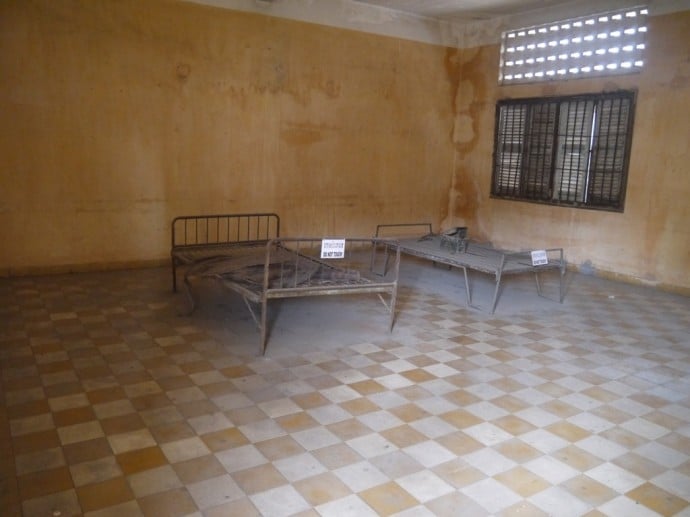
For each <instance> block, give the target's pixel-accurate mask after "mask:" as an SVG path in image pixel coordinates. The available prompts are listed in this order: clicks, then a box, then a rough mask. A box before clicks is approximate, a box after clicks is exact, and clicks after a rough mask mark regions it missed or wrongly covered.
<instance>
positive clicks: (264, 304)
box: [259, 294, 268, 355]
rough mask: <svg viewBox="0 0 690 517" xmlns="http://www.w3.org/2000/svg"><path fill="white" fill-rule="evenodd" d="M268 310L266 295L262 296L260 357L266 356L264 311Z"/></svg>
mask: <svg viewBox="0 0 690 517" xmlns="http://www.w3.org/2000/svg"><path fill="white" fill-rule="evenodd" d="M267 308H268V300H267V299H266V295H265V294H264V298H263V300H261V325H260V327H261V328H260V331H261V332H260V335H261V337H260V338H259V339H261V343H259V349H260V351H261V355H266V335H267V329H266V319H267V318H266V309H267Z"/></svg>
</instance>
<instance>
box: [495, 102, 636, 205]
mask: <svg viewBox="0 0 690 517" xmlns="http://www.w3.org/2000/svg"><path fill="white" fill-rule="evenodd" d="M634 107H635V92H633V91H620V92H615V93H604V94H589V95H578V96H568V97H550V98H532V99H511V100H502V101H499V102H498V103H497V105H496V132H495V138H494V163H493V179H492V189H491V194H492V196H493V197H500V198H508V199H516V200H525V201H533V202H538V203H549V204H556V205H566V206H576V207H584V208H600V209H606V210H616V211H622V210H623V204H624V199H625V185H626V176H627V169H628V160H629V154H630V144H631V139H632V126H633V113H634Z"/></svg>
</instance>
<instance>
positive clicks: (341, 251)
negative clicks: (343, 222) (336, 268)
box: [321, 239, 345, 259]
mask: <svg viewBox="0 0 690 517" xmlns="http://www.w3.org/2000/svg"><path fill="white" fill-rule="evenodd" d="M344 257H345V239H321V258H322V259H335V258H344Z"/></svg>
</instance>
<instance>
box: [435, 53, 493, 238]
mask: <svg viewBox="0 0 690 517" xmlns="http://www.w3.org/2000/svg"><path fill="white" fill-rule="evenodd" d="M484 60H485V58H484V56H483V55H482V52H481V50H480V49H448V51H447V52H446V63H445V66H446V73H447V75H448V79H449V82H450V84H451V94H452V99H451V103H452V110H453V130H452V131H453V132H452V135H451V136H452V142H453V148H454V152H455V159H454V170H453V180H452V185H451V191H450V193H449V199H448V213H447V215H446V219H445V221H444V224H443V225H444V226H458V225H461V224H462V225H464V224H468V223H470V222H473V223H475V225H476V222H477V221H476V219H477V211H478V209H479V204H480V200H481V195H480V190H479V186H478V185H477V182H476V181H475V178H474V175H473V174H472V172H473V171H472V170H471V164H470V163H468V160H467V157H468V156H470V155H471V154H472V153H473V152H474V151H475V150H476V149H475V148H476V147H477V143H478V136H479V134H480V130H479V124H480V115H481V113H482V112H483V110H485V109H486V107H485V98H486V85H485V84H484V74H483V73H482V70H481V69H480V68H481V65H482V63H483V61H484ZM475 234H476V232H475Z"/></svg>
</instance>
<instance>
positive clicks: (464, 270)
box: [462, 267, 472, 307]
mask: <svg viewBox="0 0 690 517" xmlns="http://www.w3.org/2000/svg"><path fill="white" fill-rule="evenodd" d="M462 274H463V275H464V277H465V295H466V296H467V300H466V301H465V305H467V307H471V306H472V291H471V290H470V279H469V277H468V276H467V268H466V267H463V268H462Z"/></svg>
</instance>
